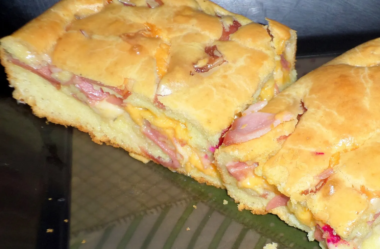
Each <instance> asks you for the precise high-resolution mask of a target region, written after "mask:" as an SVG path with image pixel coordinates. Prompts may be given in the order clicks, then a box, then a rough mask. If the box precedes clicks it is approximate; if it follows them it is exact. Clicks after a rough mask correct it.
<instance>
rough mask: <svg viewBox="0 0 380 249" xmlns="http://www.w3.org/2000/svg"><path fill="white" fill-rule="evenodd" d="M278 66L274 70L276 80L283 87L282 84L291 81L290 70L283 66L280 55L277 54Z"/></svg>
mask: <svg viewBox="0 0 380 249" xmlns="http://www.w3.org/2000/svg"><path fill="white" fill-rule="evenodd" d="M276 57H279V58H276V68H275V71H274V80H275V82H276V84H277V86H278V87H279V88H280V89H282V86H284V85H286V84H287V83H288V82H289V81H290V72H291V71H290V70H289V71H287V70H285V69H283V68H282V65H281V58H280V56H276Z"/></svg>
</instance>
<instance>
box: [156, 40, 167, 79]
mask: <svg viewBox="0 0 380 249" xmlns="http://www.w3.org/2000/svg"><path fill="white" fill-rule="evenodd" d="M169 50H170V46H169V45H167V44H165V43H162V44H161V45H160V47H159V48H158V49H157V51H156V54H155V59H156V67H157V75H158V77H159V78H160V79H162V77H164V75H165V74H166V72H167V70H168V68H167V66H168V61H169Z"/></svg>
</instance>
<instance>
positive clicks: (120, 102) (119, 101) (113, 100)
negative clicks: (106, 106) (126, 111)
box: [106, 94, 123, 106]
mask: <svg viewBox="0 0 380 249" xmlns="http://www.w3.org/2000/svg"><path fill="white" fill-rule="evenodd" d="M106 101H107V102H108V103H111V104H114V105H118V106H122V105H123V99H122V98H118V97H116V96H115V95H113V94H110V95H109V96H108V97H107V98H106Z"/></svg>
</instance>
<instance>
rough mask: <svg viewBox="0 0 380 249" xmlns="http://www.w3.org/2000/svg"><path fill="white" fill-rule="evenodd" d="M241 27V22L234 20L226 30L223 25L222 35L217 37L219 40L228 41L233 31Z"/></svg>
mask: <svg viewBox="0 0 380 249" xmlns="http://www.w3.org/2000/svg"><path fill="white" fill-rule="evenodd" d="M240 27H241V24H240V23H239V22H238V21H236V20H234V21H233V22H232V24H231V25H230V26H229V27H228V30H226V28H225V27H224V25H223V33H222V36H221V37H220V38H219V41H228V40H229V39H230V35H231V34H233V33H235V32H236V31H237V30H238V29H239V28H240Z"/></svg>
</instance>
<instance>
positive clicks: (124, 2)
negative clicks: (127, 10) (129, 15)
mask: <svg viewBox="0 0 380 249" xmlns="http://www.w3.org/2000/svg"><path fill="white" fill-rule="evenodd" d="M119 2H120V3H122V4H123V5H124V6H129V7H135V6H136V4H134V3H131V2H129V0H119Z"/></svg>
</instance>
